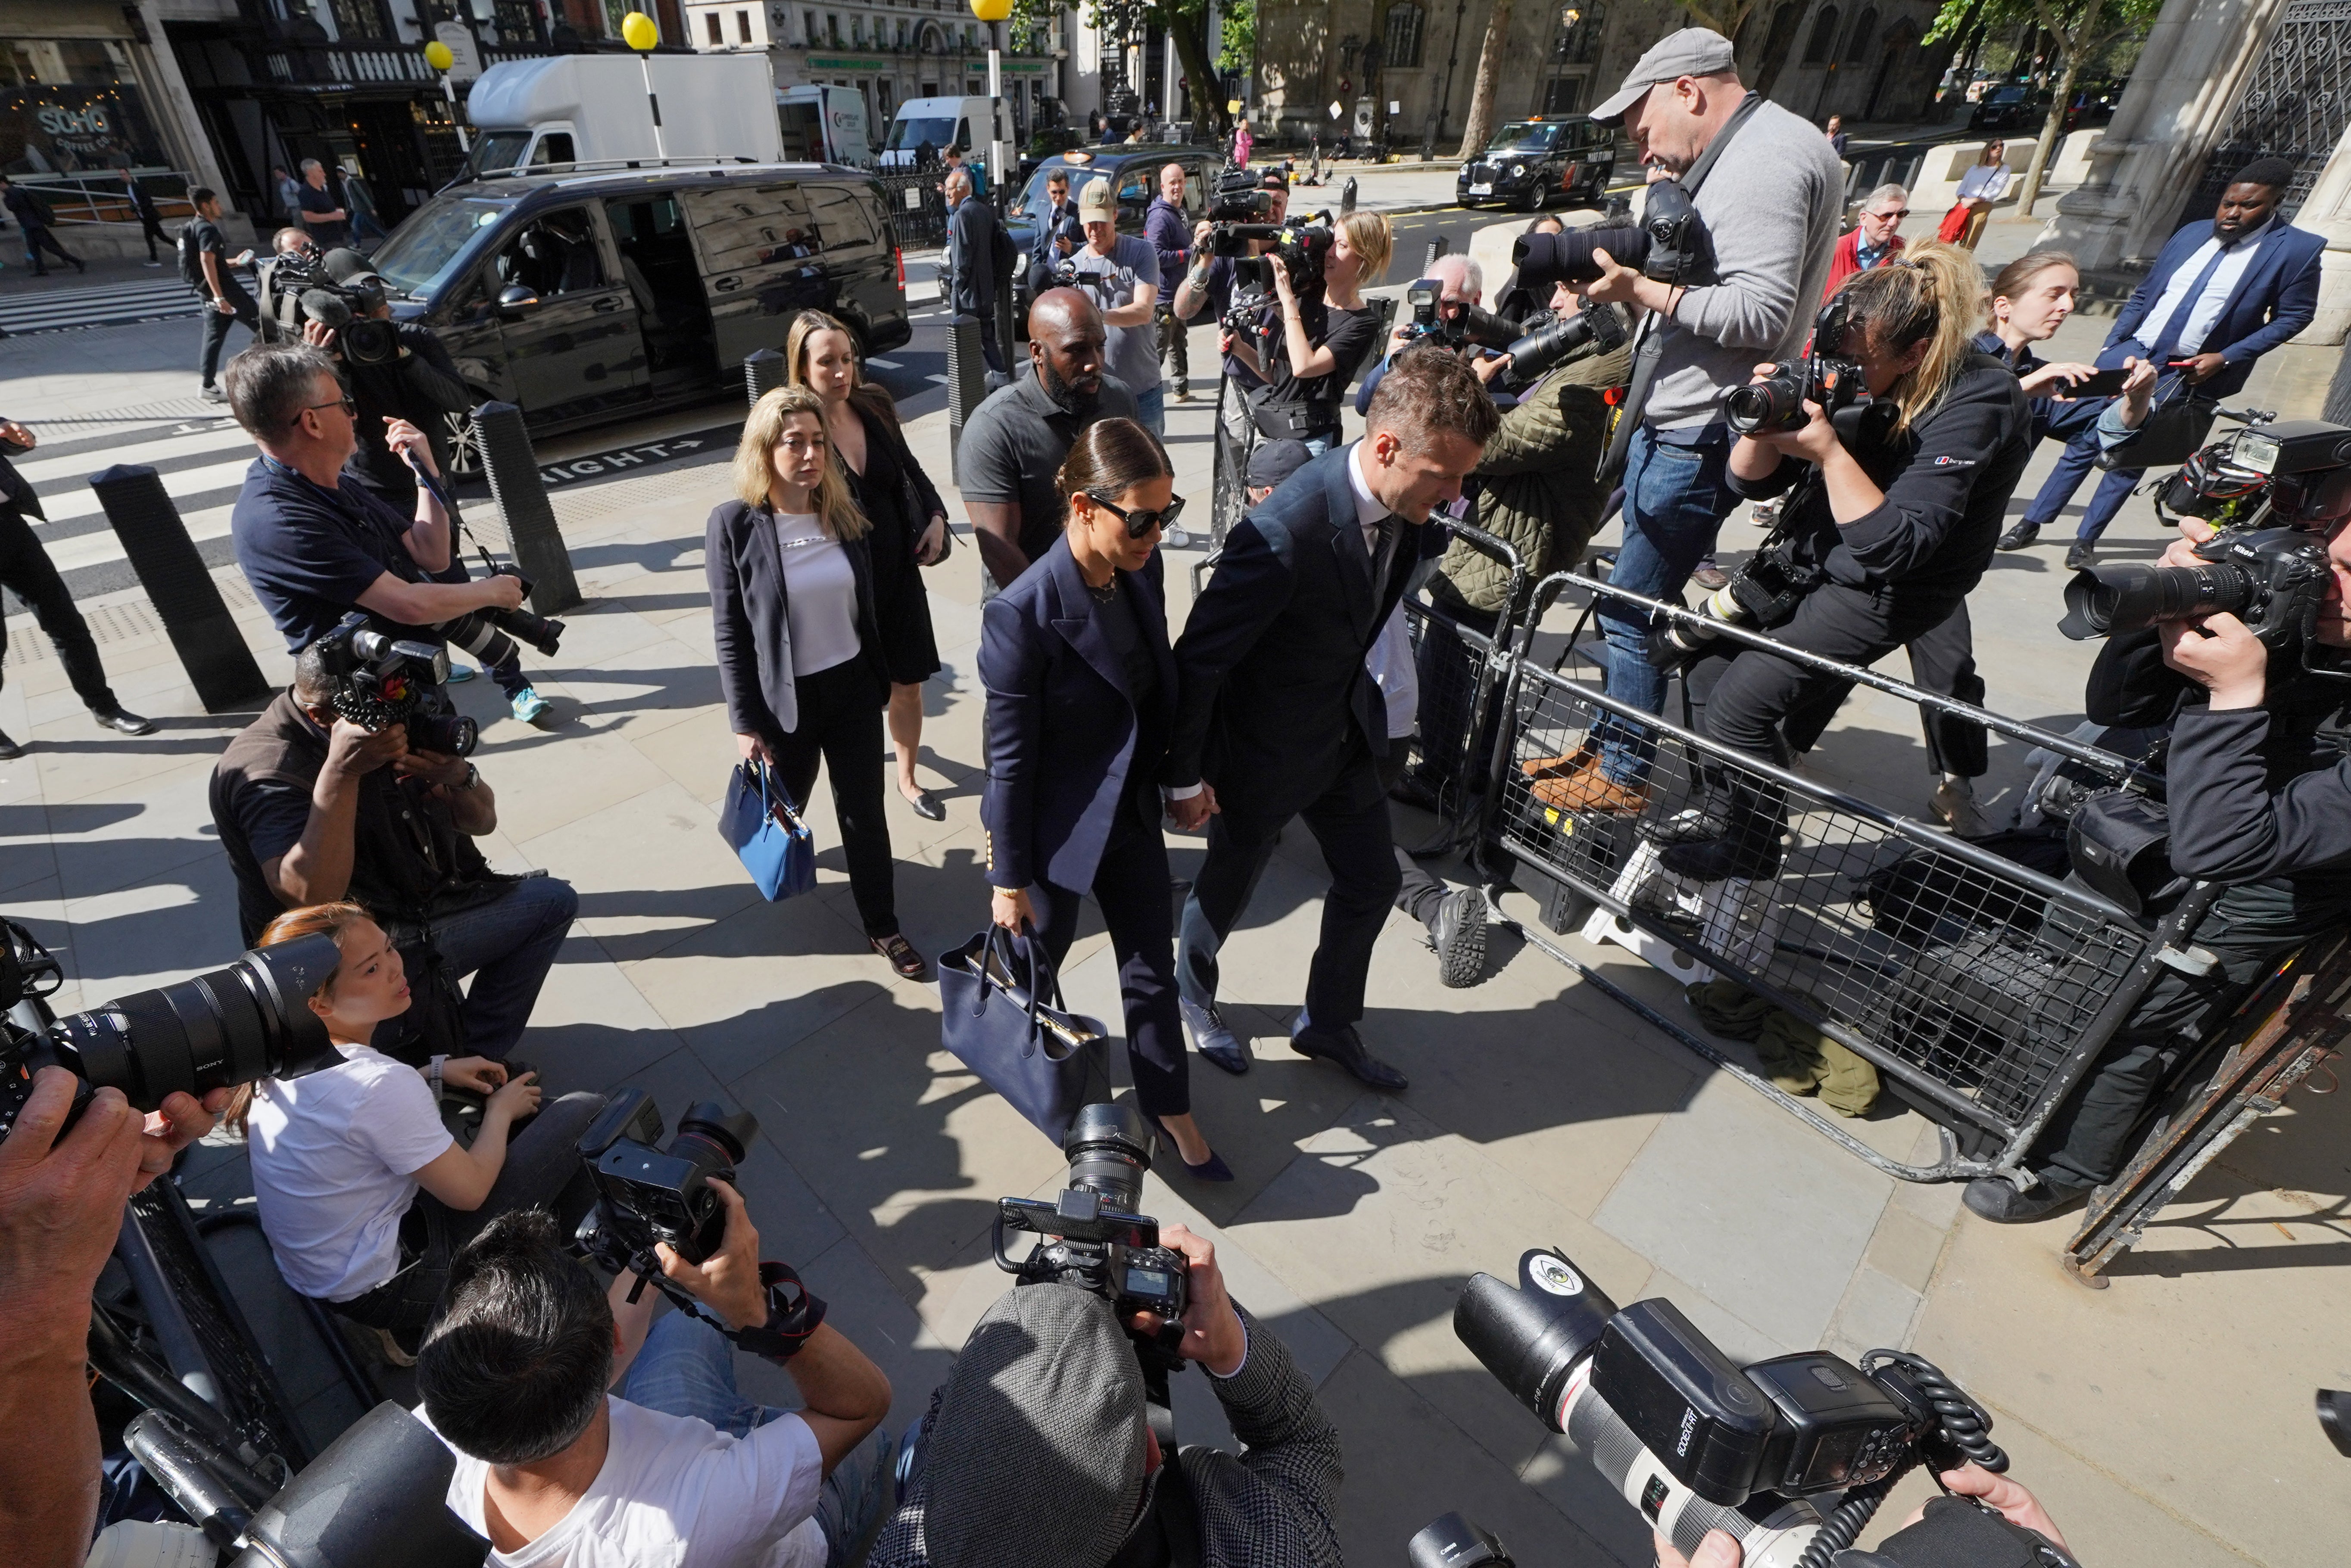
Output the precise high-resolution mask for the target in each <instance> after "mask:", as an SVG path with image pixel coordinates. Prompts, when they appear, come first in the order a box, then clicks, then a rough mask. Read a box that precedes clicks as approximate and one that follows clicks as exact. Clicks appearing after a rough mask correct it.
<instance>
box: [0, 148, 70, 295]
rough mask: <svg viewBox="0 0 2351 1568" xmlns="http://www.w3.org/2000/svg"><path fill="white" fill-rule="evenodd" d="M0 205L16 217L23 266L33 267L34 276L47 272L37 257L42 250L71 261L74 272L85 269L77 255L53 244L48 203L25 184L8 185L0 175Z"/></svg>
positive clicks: (59, 258) (54, 239)
mask: <svg viewBox="0 0 2351 1568" xmlns="http://www.w3.org/2000/svg"><path fill="white" fill-rule="evenodd" d="M0 206H5V207H6V208H7V209H8V215H9V216H10V217H12V218H14V219H16V226H17V227H18V228H20V229H22V230H24V232H25V265H26V266H28V267H31V268H32V269H33V275H34V276H35V277H47V276H48V275H49V268H48V264H47V263H46V262H44V261H42V260H41V253H42V252H43V251H47V252H48V253H49V254H51V255H53V256H55V257H57V260H59V261H61V262H69V263H71V264H72V265H73V269H74V271H76V272H88V271H89V265H88V264H87V263H85V262H84V261H83V260H82V259H81V258H80V257H79V256H76V255H68V254H66V248H65V246H63V245H61V244H57V236H56V235H55V234H51V233H49V221H50V220H49V206H48V203H47V202H44V201H42V200H41V199H40V197H38V196H37V195H36V194H34V193H33V192H32V190H31V189H30V188H29V187H27V186H24V185H16V184H11V183H10V182H9V180H8V176H6V175H5V174H0Z"/></svg>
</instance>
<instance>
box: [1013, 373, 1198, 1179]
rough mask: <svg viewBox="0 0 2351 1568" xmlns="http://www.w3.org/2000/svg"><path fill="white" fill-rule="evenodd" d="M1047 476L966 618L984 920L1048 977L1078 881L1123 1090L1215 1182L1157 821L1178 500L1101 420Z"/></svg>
mask: <svg viewBox="0 0 2351 1568" xmlns="http://www.w3.org/2000/svg"><path fill="white" fill-rule="evenodd" d="M1059 483H1060V486H1061V493H1062V494H1063V495H1066V496H1068V497H1069V509H1068V513H1067V520H1066V521H1065V522H1064V524H1063V525H1062V533H1061V537H1060V538H1059V539H1057V540H1055V541H1054V542H1053V545H1052V548H1050V549H1049V550H1047V551H1046V552H1045V553H1044V555H1042V556H1040V557H1038V559H1037V560H1036V562H1035V563H1034V564H1033V565H1031V566H1029V569H1028V570H1027V571H1026V572H1024V573H1022V574H1021V575H1020V576H1019V580H1017V581H1016V582H1014V583H1013V585H1012V586H1011V587H1008V588H1007V589H1005V590H1004V592H1003V593H1001V594H999V595H998V596H997V597H995V598H994V599H992V600H990V601H989V602H988V604H987V607H986V609H984V610H983V611H982V612H981V614H980V641H979V676H980V680H981V682H982V683H983V684H984V685H985V686H986V687H987V761H988V771H987V799H986V800H985V801H984V802H982V804H981V807H980V819H981V821H982V822H984V823H985V824H986V825H987V867H988V878H989V880H990V881H991V882H992V883H993V884H994V885H995V889H996V892H995V898H994V900H993V902H992V904H991V907H990V911H989V913H990V918H991V919H994V920H995V922H996V923H997V924H998V925H999V926H1002V927H1004V928H1006V929H1008V930H1010V931H1013V932H1016V933H1018V932H1019V931H1022V930H1024V929H1026V930H1029V931H1031V932H1032V933H1034V937H1033V940H1042V941H1043V942H1044V944H1045V950H1046V953H1047V954H1048V956H1049V957H1050V959H1051V960H1052V962H1053V966H1054V968H1055V969H1056V970H1059V969H1060V967H1061V961H1062V960H1063V959H1064V958H1066V957H1067V956H1068V954H1069V950H1070V943H1071V940H1073V939H1074V938H1075V937H1076V936H1077V934H1078V909H1079V904H1080V901H1081V899H1082V898H1084V896H1085V894H1086V893H1087V892H1088V891H1089V890H1091V891H1092V894H1093V896H1094V901H1095V902H1096V903H1097V904H1099V905H1101V906H1102V923H1103V924H1104V925H1106V926H1107V927H1109V929H1110V940H1111V949H1112V950H1113V952H1115V953H1116V954H1117V955H1118V962H1119V971H1118V978H1119V990H1120V992H1121V995H1122V996H1123V999H1124V1002H1125V1011H1126V1050H1127V1057H1128V1060H1129V1061H1130V1063H1131V1064H1133V1066H1134V1097H1135V1100H1136V1102H1137V1104H1138V1106H1140V1108H1141V1109H1142V1111H1143V1114H1144V1116H1149V1117H1151V1118H1152V1119H1154V1120H1155V1121H1156V1122H1157V1123H1158V1124H1159V1127H1160V1130H1161V1131H1162V1132H1163V1133H1164V1134H1165V1136H1166V1137H1168V1138H1169V1139H1170V1140H1172V1141H1173V1142H1174V1143H1175V1147H1176V1151H1177V1154H1178V1155H1179V1157H1180V1158H1182V1159H1183V1161H1184V1167H1185V1168H1186V1170H1187V1171H1189V1172H1190V1173H1191V1174H1192V1175H1193V1176H1194V1177H1195V1178H1196V1179H1200V1180H1203V1181H1229V1180H1231V1179H1232V1172H1231V1170H1230V1169H1228V1168H1227V1167H1226V1165H1225V1162H1224V1161H1223V1160H1222V1159H1220V1158H1217V1155H1215V1154H1214V1153H1213V1152H1211V1151H1210V1149H1209V1147H1208V1143H1207V1138H1205V1137H1202V1136H1201V1134H1200V1131H1199V1128H1198V1127H1196V1125H1195V1124H1194V1122H1193V1120H1192V1114H1191V1108H1192V1102H1191V1084H1190V1079H1189V1075H1188V1073H1187V1071H1186V1068H1187V1064H1186V1057H1185V1054H1184V1029H1183V1023H1182V1021H1181V1019H1180V1017H1179V1015H1178V1014H1177V1012H1176V1010H1175V913H1174V909H1173V907H1172V900H1171V899H1170V897H1169V891H1168V874H1167V845H1166V841H1165V839H1163V838H1162V837H1161V836H1160V832H1159V817H1160V811H1161V805H1160V799H1159V774H1160V771H1161V767H1162V765H1163V763H1165V758H1166V755H1167V736H1168V730H1169V725H1170V723H1171V722H1172V720H1173V718H1174V716H1175V655H1174V654H1173V653H1172V652H1170V651H1169V649H1168V642H1167V610H1166V600H1165V591H1164V589H1163V587H1162V582H1161V565H1160V559H1159V531H1160V528H1161V526H1162V525H1163V524H1167V523H1171V522H1173V521H1174V520H1175V514H1176V513H1177V512H1178V511H1180V510H1181V509H1182V505H1183V504H1182V503H1181V502H1180V501H1177V500H1176V499H1175V468H1174V466H1173V465H1172V464H1170V463H1169V462H1168V461H1167V449H1166V448H1165V447H1163V446H1162V445H1160V444H1159V438H1158V437H1156V436H1155V435H1153V434H1152V433H1151V432H1150V431H1148V430H1145V429H1144V427H1143V426H1142V425H1140V424H1137V423H1136V422H1135V421H1133V420H1123V419H1110V420H1103V421H1100V422H1098V423H1095V424H1092V425H1089V426H1088V427H1087V428H1086V429H1085V430H1084V431H1081V432H1080V433H1079V436H1078V439H1077V441H1076V443H1075V444H1074V445H1072V446H1071V449H1070V454H1069V457H1068V458H1067V459H1066V460H1065V461H1064V462H1062V464H1061V474H1060V476H1059Z"/></svg>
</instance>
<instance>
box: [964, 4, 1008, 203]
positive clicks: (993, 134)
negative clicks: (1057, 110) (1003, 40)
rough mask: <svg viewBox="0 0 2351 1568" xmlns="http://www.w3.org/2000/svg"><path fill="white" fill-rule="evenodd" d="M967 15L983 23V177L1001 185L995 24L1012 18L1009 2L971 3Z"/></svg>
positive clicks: (1000, 66)
mask: <svg viewBox="0 0 2351 1568" xmlns="http://www.w3.org/2000/svg"><path fill="white" fill-rule="evenodd" d="M971 14H972V15H973V16H977V17H978V18H979V19H980V20H981V21H983V22H985V23H987V178H988V182H989V183H990V185H992V186H993V185H998V184H1000V183H1002V182H1003V181H1004V179H1005V178H1006V175H1005V172H1004V63H1003V57H1002V55H1001V54H1000V53H998V49H997V47H996V45H997V39H998V24H999V23H1001V22H1002V21H1003V20H1004V19H1005V18H1006V17H1007V16H1011V15H1012V0H971Z"/></svg>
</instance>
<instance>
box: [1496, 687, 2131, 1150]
mask: <svg viewBox="0 0 2351 1568" xmlns="http://www.w3.org/2000/svg"><path fill="white" fill-rule="evenodd" d="M1510 706H1511V714H1510V717H1511V721H1512V722H1511V725H1510V746H1509V753H1508V758H1507V762H1506V763H1505V765H1503V766H1502V767H1501V768H1500V769H1499V776H1500V789H1499V798H1498V799H1497V800H1495V801H1494V802H1492V803H1491V807H1490V809H1491V810H1492V811H1493V814H1494V815H1493V820H1492V827H1491V835H1492V836H1494V837H1496V838H1498V839H1499V842H1500V844H1501V846H1502V847H1503V848H1504V849H1506V850H1507V851H1508V852H1509V853H1510V854H1511V855H1514V856H1517V857H1520V858H1522V859H1524V860H1527V861H1530V862H1532V863H1533V864H1534V865H1535V866H1536V867H1539V868H1540V869H1541V870H1543V871H1545V872H1548V873H1549V874H1550V875H1552V876H1553V877H1558V878H1561V879H1562V880H1564V881H1566V882H1568V883H1570V884H1573V885H1574V886H1575V887H1577V888H1580V889H1582V890H1583V892H1585V893H1586V894H1588V895H1589V896H1590V897H1592V898H1593V899H1594V900H1596V901H1597V902H1599V903H1601V904H1603V905H1604V906H1606V907H1607V908H1609V909H1613V910H1614V911H1616V912H1618V913H1622V914H1626V915H1628V916H1629V917H1630V918H1631V919H1633V920H1634V922H1635V924H1637V925H1639V926H1641V927H1643V928H1645V929H1648V930H1649V931H1651V932H1653V933H1654V934H1656V935H1658V936H1662V937H1664V938H1666V939H1667V940H1670V941H1672V942H1673V943H1674V944H1675V945H1676V946H1677V947H1680V948H1681V949H1683V950H1685V951H1687V952H1688V953H1690V954H1691V955H1693V956H1695V957H1696V958H1698V961H1700V962H1701V963H1703V964H1705V965H1706V966H1708V968H1710V969H1711V970H1713V971H1715V972H1716V973H1717V974H1719V975H1721V976H1724V977H1726V978H1730V979H1735V980H1738V981H1742V982H1743V983H1746V984H1747V985H1749V986H1750V987H1751V988H1752V989H1754V990H1756V991H1758V992H1761V993H1762V994H1764V995H1766V996H1767V997H1769V998H1770V999H1771V1001H1773V1002H1778V1003H1779V1004H1780V1005H1782V1006H1783V1007H1786V1008H1787V1009H1788V1010H1789V1011H1791V1012H1794V1013H1796V1014H1797V1015H1798V1016H1800V1017H1802V1018H1803V1019H1805V1020H1806V1021H1807V1022H1809V1023H1813V1024H1815V1025H1816V1026H1819V1027H1821V1028H1823V1030H1825V1031H1826V1032H1827V1033H1830V1034H1832V1035H1834V1037H1836V1038H1838V1039H1840V1040H1843V1041H1844V1043H1845V1044H1848V1045H1851V1046H1852V1047H1854V1048H1855V1050H1857V1051H1859V1052H1860V1053H1861V1054H1863V1055H1865V1056H1866V1057H1869V1058H1870V1059H1871V1060H1872V1061H1874V1062H1876V1064H1877V1065H1878V1066H1879V1067H1880V1068H1881V1069H1883V1070H1885V1071H1886V1072H1889V1073H1891V1074H1892V1075H1895V1076H1896V1078H1898V1079H1900V1080H1902V1081H1903V1082H1905V1083H1907V1084H1909V1085H1915V1086H1917V1087H1918V1088H1922V1089H1924V1090H1926V1091H1927V1097H1928V1099H1930V1100H1932V1101H1934V1102H1936V1103H1937V1104H1938V1105H1939V1106H1941V1107H1942V1108H1943V1109H1944V1110H1945V1111H1948V1112H1952V1113H1956V1114H1957V1115H1958V1116H1960V1117H1962V1118H1965V1120H1966V1121H1969V1122H1972V1123H1975V1124H1978V1125H1980V1126H1981V1127H1986V1128H1989V1129H1991V1131H1993V1132H1994V1133H1996V1134H1998V1135H2000V1136H2001V1137H2002V1138H2008V1137H2013V1136H2014V1135H2015V1134H2016V1133H2017V1132H2018V1131H2019V1129H2020V1128H2022V1127H2023V1126H2024V1125H2025V1124H2026V1122H2027V1121H2028V1120H2029V1119H2030V1118H2031V1117H2032V1115H2033V1114H2034V1113H2035V1112H2036V1110H2039V1109H2041V1108H2043V1099H2044V1097H2045V1096H2048V1095H2049V1093H2050V1092H2051V1090H2052V1088H2053V1081H2054V1079H2055V1077H2056V1075H2057V1074H2058V1072H2059V1070H2060V1068H2061V1067H2063V1065H2064V1063H2065V1061H2066V1059H2067V1057H2068V1056H2069V1055H2070V1054H2072V1053H2073V1052H2074V1049H2075V1048H2076V1047H2077V1046H2078V1045H2079V1044H2081V1043H2082V1041H2083V1039H2084V1037H2085V1034H2086V1033H2089V1032H2090V1030H2091V1029H2092V1027H2093V1025H2094V1023H2095V1021H2096V1019H2097V1016H2098V1014H2099V1012H2101V1010H2102V1009H2103V1008H2104V1007H2105V1004H2106V1002H2107V1001H2108V999H2109V997H2111V996H2112V995H2113V994H2114V993H2115V992H2116V990H2117V989H2118V988H2119V987H2120V986H2121V985H2122V983H2123V982H2124V981H2125V979H2126V975H2127V974H2128V973H2129V972H2130V971H2131V970H2132V968H2133V966H2134V965H2135V964H2136V963H2137V961H2138V960H2139V959H2140V957H2141V956H2142V954H2143V953H2144V952H2145V951H2146V950H2147V945H2148V942H2149V940H2150V939H2149V936H2148V934H2147V932H2146V931H2144V930H2142V929H2140V928H2138V927H2137V925H2135V924H2132V923H2131V922H2129V921H2128V920H2126V919H2123V918H2122V917H2121V916H2120V914H2119V912H2117V911H2113V910H2111V909H2106V908H2105V907H2103V906H2101V905H2099V904H2097V903H2096V902H2095V900H2092V899H2089V898H2082V899H2081V900H2080V901H2079V902H2076V901H2074V900H2073V899H2070V898H2063V897H2059V896H2057V895H2055V894H2054V893H2053V892H2052V891H2051V890H2050V888H2049V885H2048V884H2046V883H2045V882H2043V881H2042V880H2040V879H2038V878H2035V877H2032V876H2031V875H2030V874H2028V873H2025V872H2023V871H2022V868H2017V869H2015V870H2014V871H2013V872H2011V871H2004V870H2002V869H2001V867H2002V865H2003V864H2004V863H2002V862H2000V861H1998V860H1996V859H1994V858H1992V857H1989V856H1985V855H1983V854H1981V853H1980V852H1975V853H1970V852H1969V851H1967V850H1965V849H1963V848H1961V847H1960V846H1958V844H1957V841H1955V840H1952V839H1949V838H1948V837H1945V836H1942V835H1940V834H1938V833H1936V832H1934V831H1933V830H1931V829H1928V828H1925V827H1922V826H1917V825H1905V824H1899V823H1897V822H1896V819H1895V818H1894V817H1892V816H1890V815H1886V814H1885V813H1881V812H1877V811H1876V810H1875V809H1874V808H1872V807H1870V806H1868V805H1865V803H1862V802H1859V801H1855V800H1852V799H1850V798H1848V797H1845V796H1843V795H1841V794H1836V793H1834V792H1833V791H1827V790H1823V789H1815V788H1812V787H1809V786H1807V785H1806V784H1804V783H1803V782H1802V780H1801V779H1798V778H1795V777H1794V776H1793V775H1786V774H1780V773H1778V772H1777V771H1776V770H1769V769H1766V768H1763V767H1761V766H1758V765H1757V764H1755V763H1753V762H1752V761H1751V760H1749V759H1745V758H1742V757H1741V756H1740V753H1735V752H1731V751H1729V750H1728V749H1727V748H1724V747H1721V746H1719V745H1717V744H1715V743H1713V742H1708V741H1706V740H1704V739H1702V738H1700V737H1698V736H1697V735H1693V734H1690V733H1688V732H1686V731H1683V730H1681V729H1680V728H1679V727H1678V726H1674V725H1670V724H1667V723H1664V722H1660V721H1658V720H1656V719H1655V718H1654V717H1652V716H1650V715H1647V714H1641V713H1637V712H1635V711H1631V710H1628V709H1621V708H1614V709H1612V705H1611V704H1610V703H1609V701H1608V700H1607V699H1606V698H1605V697H1604V696H1603V695H1602V694H1601V693H1599V692H1598V691H1594V690H1593V689H1592V688H1590V687H1587V686H1583V685H1581V684H1579V683H1577V682H1575V681H1573V680H1568V679H1566V678H1564V677H1562V676H1559V675H1555V674H1553V673H1552V672H1551V671H1549V670H1544V669H1542V668H1541V666H1540V665H1538V664H1535V663H1533V662H1531V661H1529V660H1525V659H1521V660H1520V662H1519V665H1518V669H1517V683H1516V686H1515V689H1514V691H1513V693H1512V701H1511V704H1510ZM1604 714H1605V715H1607V717H1606V719H1605V722H1604ZM1602 740H1606V741H1608V742H1612V744H1613V746H1614V748H1616V749H1615V751H1614V755H1615V756H1616V758H1617V759H1619V766H1620V769H1621V771H1623V772H1625V773H1627V774H1636V773H1637V771H1638V770H1637V765H1635V766H1632V767H1625V766H1623V764H1624V763H1627V762H1629V763H1635V764H1637V763H1638V761H1639V760H1640V759H1642V758H1644V757H1646V759H1647V777H1646V784H1645V786H1643V787H1642V788H1640V789H1637V790H1635V791H1632V792H1630V793H1625V792H1623V791H1611V790H1609V789H1607V788H1606V787H1605V786H1604V784H1602V783H1601V782H1599V781H1601V780H1603V779H1604V776H1605V770H1598V771H1595V770H1594V769H1593V767H1591V766H1589V765H1587V764H1588V763H1590V762H1591V761H1592V759H1593V758H1594V756H1595V755H1596V752H1597V746H1598V742H1600V741H1602ZM1726 834H1728V835H1729V836H1730V837H1731V839H1732V841H1733V843H1734V844H1736V845H1737V846H1739V848H1740V860H1741V864H1740V870H1742V871H1745V872H1748V873H1750V874H1749V875H1745V876H1733V877H1727V878H1724V879H1720V880H1711V881H1697V880H1692V879H1690V878H1688V877H1682V876H1677V875H1676V874H1675V873H1674V872H1673V871H1672V870H1670V869H1668V868H1667V866H1666V865H1665V864H1664V861H1663V858H1662V857H1663V855H1664V853H1665V851H1667V849H1668V848H1670V847H1672V846H1675V845H1677V844H1683V843H1695V842H1699V841H1704V840H1719V839H1721V838H1722V837H1723V836H1725V835H1726ZM1914 1097H1915V1096H1914ZM1938 1119H1946V1120H1948V1118H1947V1117H1944V1116H1938Z"/></svg>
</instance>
